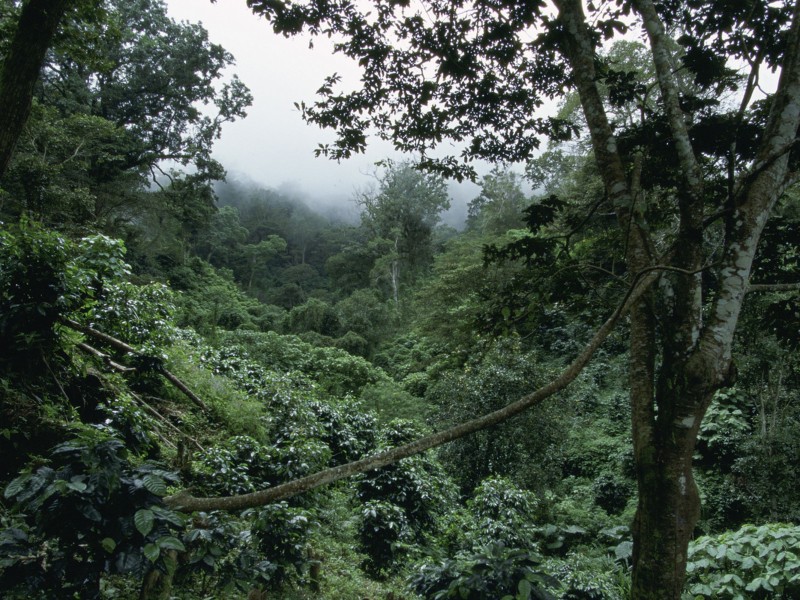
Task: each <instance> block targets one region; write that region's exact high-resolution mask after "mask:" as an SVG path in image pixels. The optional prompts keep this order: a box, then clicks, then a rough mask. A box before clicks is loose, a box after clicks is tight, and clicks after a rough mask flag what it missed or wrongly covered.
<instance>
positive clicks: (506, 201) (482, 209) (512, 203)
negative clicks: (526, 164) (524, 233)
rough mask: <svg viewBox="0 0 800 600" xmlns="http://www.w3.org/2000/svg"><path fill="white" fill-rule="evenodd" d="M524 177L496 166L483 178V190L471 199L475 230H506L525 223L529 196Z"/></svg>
mask: <svg viewBox="0 0 800 600" xmlns="http://www.w3.org/2000/svg"><path fill="white" fill-rule="evenodd" d="M520 180H521V177H520V176H519V175H517V174H516V173H514V172H511V171H501V170H500V169H494V170H493V171H492V172H491V173H489V174H488V175H485V176H484V177H483V180H482V181H481V193H480V195H478V197H477V198H475V199H473V200H472V201H471V202H470V203H469V214H468V216H467V227H468V228H469V229H471V230H474V231H479V232H484V233H486V232H488V233H496V234H502V233H505V232H506V231H508V230H509V229H520V228H521V227H522V210H523V209H524V208H525V206H526V205H527V204H529V201H528V199H527V198H526V197H525V193H524V192H523V191H522V188H521V181H520Z"/></svg>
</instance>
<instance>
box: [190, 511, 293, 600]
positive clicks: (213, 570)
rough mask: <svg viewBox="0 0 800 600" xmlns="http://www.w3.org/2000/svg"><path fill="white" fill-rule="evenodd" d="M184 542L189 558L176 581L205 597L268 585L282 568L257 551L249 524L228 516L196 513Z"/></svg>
mask: <svg viewBox="0 0 800 600" xmlns="http://www.w3.org/2000/svg"><path fill="white" fill-rule="evenodd" d="M183 541H184V544H185V545H186V551H187V553H188V557H187V558H186V560H185V562H184V561H182V562H181V564H180V568H179V569H178V571H177V572H176V574H175V578H176V581H177V582H179V583H181V584H184V585H186V586H187V587H189V588H192V587H194V589H197V591H198V594H200V595H202V596H204V597H205V596H208V595H210V594H211V592H212V591H213V590H216V591H218V592H220V593H221V594H225V595H226V596H228V595H230V594H233V593H235V592H236V591H241V592H246V591H248V590H250V589H252V588H253V587H254V586H259V587H265V586H268V585H269V584H270V582H271V581H272V580H273V576H274V574H275V572H276V570H277V568H278V566H277V565H276V564H273V563H272V562H270V561H269V560H268V559H266V558H265V557H264V555H263V554H262V553H261V552H259V550H258V549H257V548H256V544H255V543H253V539H252V536H250V535H249V532H248V530H247V528H246V524H245V523H243V522H241V521H240V520H238V519H235V518H232V517H231V516H230V515H227V514H219V513H210V514H206V513H198V514H196V515H195V516H194V518H193V520H192V525H191V527H190V529H189V530H188V532H187V533H186V534H185V535H184V537H183ZM198 576H201V577H198ZM198 580H200V581H202V585H200V586H197V582H198ZM198 587H199V589H198Z"/></svg>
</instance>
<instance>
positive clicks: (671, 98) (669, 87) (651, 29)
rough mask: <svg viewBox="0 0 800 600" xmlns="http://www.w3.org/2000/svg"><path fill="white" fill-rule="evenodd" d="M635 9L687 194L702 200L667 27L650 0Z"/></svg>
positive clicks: (641, 0)
mask: <svg viewBox="0 0 800 600" xmlns="http://www.w3.org/2000/svg"><path fill="white" fill-rule="evenodd" d="M633 6H634V8H635V10H636V12H638V13H639V15H640V16H641V17H642V22H643V23H644V27H645V30H646V31H647V36H648V37H649V39H650V47H651V49H652V56H653V63H654V65H655V67H656V75H657V77H658V84H659V88H660V90H661V99H662V101H663V103H664V110H665V111H666V113H667V120H668V121H669V127H670V131H671V132H672V139H673V140H674V141H675V149H676V150H677V152H678V160H679V161H680V165H681V172H682V175H683V177H684V180H685V182H686V187H687V191H688V192H689V194H690V195H691V196H692V199H693V200H695V201H700V200H702V195H703V192H702V189H703V173H702V170H701V169H700V165H699V163H698V162H697V157H696V156H695V154H694V148H693V147H692V142H691V139H690V137H689V128H688V127H687V126H686V116H685V115H684V113H683V110H681V104H680V96H679V94H678V85H677V83H676V82H675V76H674V75H673V64H672V60H671V54H670V52H669V50H668V49H667V45H666V43H665V39H666V33H665V32H664V25H663V23H662V22H661V19H660V18H659V16H658V12H657V11H656V7H655V6H654V5H653V2H652V1H651V0H634V2H633Z"/></svg>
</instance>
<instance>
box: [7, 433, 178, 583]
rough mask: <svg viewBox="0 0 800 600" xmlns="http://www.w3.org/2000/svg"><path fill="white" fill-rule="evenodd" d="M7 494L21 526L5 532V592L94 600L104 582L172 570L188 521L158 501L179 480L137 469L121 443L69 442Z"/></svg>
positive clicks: (160, 472)
mask: <svg viewBox="0 0 800 600" xmlns="http://www.w3.org/2000/svg"><path fill="white" fill-rule="evenodd" d="M51 461H52V466H42V467H39V468H38V469H36V470H35V471H32V472H29V473H25V474H23V475H21V476H20V477H18V478H17V479H15V480H13V481H12V482H11V483H10V484H9V485H8V487H7V488H6V490H5V496H6V498H9V499H11V500H13V501H14V503H15V508H16V511H18V512H17V514H18V520H19V524H18V525H17V526H15V527H11V528H8V529H6V530H5V531H3V532H2V533H1V534H0V588H1V589H7V590H13V589H17V590H28V591H30V592H34V591H40V590H41V591H47V592H49V593H51V594H55V596H57V597H71V596H73V595H75V596H79V597H81V598H96V597H97V596H98V594H99V585H100V580H101V578H102V576H104V575H106V574H109V573H137V574H139V575H141V574H142V573H143V572H144V571H145V570H147V569H149V568H152V567H151V566H153V565H154V566H155V567H157V568H160V569H162V570H169V569H174V568H175V564H174V562H173V561H172V560H171V558H170V557H169V554H168V552H166V551H169V550H183V549H184V546H183V544H182V543H181V542H180V540H178V539H177V538H176V537H174V531H175V530H176V529H178V528H181V527H182V526H183V520H182V519H181V518H180V517H179V516H178V515H177V514H176V513H174V512H172V511H171V510H168V509H166V508H164V507H163V505H162V502H161V497H162V496H164V495H165V494H166V491H167V488H166V485H167V484H168V483H175V482H176V481H177V479H176V478H175V476H174V475H173V474H171V473H169V472H167V471H163V470H161V469H159V468H158V467H156V466H154V465H150V464H143V465H141V466H139V467H134V466H132V465H131V464H130V462H129V461H128V458H127V452H126V450H125V447H124V446H123V444H122V442H120V441H119V440H116V439H106V440H102V441H99V442H98V441H96V440H87V441H80V440H76V441H74V442H68V443H65V444H62V445H60V446H58V447H57V448H56V449H55V450H54V451H53V453H52V456H51Z"/></svg>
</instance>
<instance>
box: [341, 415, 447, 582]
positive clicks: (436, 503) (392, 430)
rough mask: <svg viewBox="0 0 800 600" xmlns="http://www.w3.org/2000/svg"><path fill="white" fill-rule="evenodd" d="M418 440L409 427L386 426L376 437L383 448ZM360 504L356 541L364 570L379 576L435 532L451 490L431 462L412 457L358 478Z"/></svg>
mask: <svg viewBox="0 0 800 600" xmlns="http://www.w3.org/2000/svg"><path fill="white" fill-rule="evenodd" d="M418 436H419V430H418V429H417V427H416V426H415V425H414V424H413V423H411V422H410V421H394V422H390V423H389V424H388V425H387V426H386V427H385V428H384V429H383V430H382V431H381V436H380V437H381V442H382V446H383V447H392V446H398V445H401V444H404V443H407V442H409V441H411V440H412V439H414V438H416V437H418ZM356 496H357V498H358V500H359V501H360V502H362V503H364V509H363V510H362V511H361V523H360V528H359V538H360V543H361V549H362V550H363V551H364V552H365V553H366V554H367V557H368V558H367V561H366V563H365V568H367V569H368V570H369V571H370V572H371V573H374V574H376V575H379V574H381V573H385V572H390V571H391V570H393V569H396V568H397V567H398V566H399V563H400V562H401V560H402V557H403V554H404V550H407V548H408V546H409V544H412V543H420V542H421V541H423V537H424V535H425V534H431V533H433V532H435V531H436V529H437V521H438V519H439V517H441V515H442V514H444V512H445V511H446V510H447V509H448V508H449V506H448V505H449V504H450V503H451V502H453V501H454V499H455V494H454V490H453V488H452V484H451V483H450V481H449V480H448V478H447V477H446V475H445V473H444V471H443V469H442V468H441V466H440V465H439V464H438V463H437V462H436V461H435V460H433V459H431V458H429V457H424V456H415V457H411V458H406V459H403V460H401V461H399V462H397V463H395V464H393V465H389V466H387V467H383V468H381V469H377V470H375V471H372V472H370V473H367V474H365V475H364V476H362V477H361V480H360V481H359V483H358V490H357V493H356Z"/></svg>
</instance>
